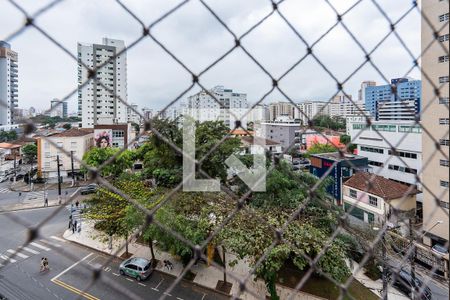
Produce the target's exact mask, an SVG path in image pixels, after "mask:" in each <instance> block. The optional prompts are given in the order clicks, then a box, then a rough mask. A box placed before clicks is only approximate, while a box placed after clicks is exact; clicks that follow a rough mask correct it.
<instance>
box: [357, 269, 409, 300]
mask: <svg viewBox="0 0 450 300" xmlns="http://www.w3.org/2000/svg"><path fill="white" fill-rule="evenodd" d="M358 267H359V265H358V263H357V262H355V261H353V269H352V273H353V277H354V278H355V279H356V280H358V281H359V282H361V284H362V285H364V286H365V287H366V288H368V289H370V290H372V292H374V293H375V294H376V295H377V296H379V297H381V291H382V290H383V282H382V281H381V279H378V280H377V281H373V280H372V279H370V278H369V277H367V276H366V275H365V274H364V271H365V270H364V269H361V270H359V272H357V273H355V271H356V269H357V268H358ZM388 299H392V300H407V299H409V297H406V296H405V295H403V294H402V293H401V292H400V291H399V290H397V289H396V288H394V287H393V286H391V285H389V288H388Z"/></svg>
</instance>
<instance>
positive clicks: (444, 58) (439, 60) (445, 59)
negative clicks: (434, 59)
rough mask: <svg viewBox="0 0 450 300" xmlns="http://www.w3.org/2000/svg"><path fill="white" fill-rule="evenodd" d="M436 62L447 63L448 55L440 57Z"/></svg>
mask: <svg viewBox="0 0 450 300" xmlns="http://www.w3.org/2000/svg"><path fill="white" fill-rule="evenodd" d="M438 62H439V63H446V62H448V55H442V56H439V57H438Z"/></svg>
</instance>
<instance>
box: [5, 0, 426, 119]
mask: <svg viewBox="0 0 450 300" xmlns="http://www.w3.org/2000/svg"><path fill="white" fill-rule="evenodd" d="M332 3H333V5H335V6H336V7H337V9H338V10H339V11H340V12H343V11H345V10H346V9H347V8H348V7H349V6H350V3H348V4H346V5H347V6H343V5H345V4H342V3H338V2H336V1H333V2H332ZM233 4H235V3H234V1H230V2H229V3H228V2H227V3H226V4H225V3H221V4H217V3H208V5H210V7H211V8H212V9H213V10H214V11H217V12H220V16H221V17H222V18H224V20H225V23H226V24H227V25H228V26H229V27H230V28H231V30H233V31H234V32H236V34H237V35H238V36H240V35H242V34H243V33H244V32H245V31H246V30H247V29H249V28H250V27H251V26H252V25H253V24H255V23H256V22H258V20H259V19H261V18H262V17H263V16H264V15H266V14H268V13H270V11H271V9H272V8H271V5H267V4H261V3H256V1H250V2H248V3H247V2H246V3H245V5H240V9H239V10H235V9H234V8H235V6H234V5H233ZM352 4H354V3H352ZM408 4H409V2H408ZM21 5H23V7H24V8H25V10H27V11H29V13H30V14H32V13H33V12H34V11H36V9H37V8H38V7H37V4H34V3H32V2H27V1H25V4H23V3H21ZM126 5H127V6H128V7H129V8H130V10H131V11H133V12H135V13H136V14H137V15H138V17H140V18H142V19H143V20H150V21H147V22H148V23H150V22H151V21H154V20H155V16H158V15H160V14H161V13H162V12H163V11H167V10H169V9H170V8H172V7H173V6H174V5H175V4H173V2H172V3H162V2H154V1H153V2H152V8H154V9H153V10H148V9H142V8H145V7H147V6H148V5H147V6H146V5H145V4H141V3H139V4H137V3H126ZM199 5H200V4H198V3H194V2H192V3H188V4H187V5H185V6H184V7H182V8H181V9H180V10H178V11H177V12H175V13H174V14H173V15H172V16H171V17H169V18H168V19H167V20H165V21H164V22H161V24H158V25H157V26H155V27H154V29H152V30H153V31H152V33H153V34H154V35H155V37H156V38H157V39H158V40H160V41H161V43H163V44H164V45H165V46H166V47H167V48H168V49H169V50H170V51H171V52H173V53H174V54H175V55H176V56H177V57H179V58H180V60H181V61H182V62H183V63H185V64H186V65H187V66H188V68H189V69H191V70H192V71H193V72H195V73H199V72H200V71H201V70H203V69H204V68H206V67H207V66H208V65H209V64H211V63H212V62H213V61H215V60H216V59H217V58H218V57H220V56H221V55H223V54H224V53H225V52H226V51H227V50H230V49H231V48H232V47H233V46H234V41H233V38H232V36H231V35H230V34H228V33H227V32H226V31H225V29H224V28H223V26H221V25H220V23H218V22H217V21H216V20H215V19H214V18H213V17H212V16H211V14H210V13H209V12H208V11H207V10H206V8H204V7H199ZM302 5H305V4H302V3H286V4H283V5H280V7H279V9H280V11H281V13H282V14H283V15H284V16H286V18H287V19H288V20H289V22H291V23H292V24H293V26H294V27H295V28H296V30H297V31H298V32H300V33H301V34H302V36H304V38H305V39H306V40H307V42H308V43H309V44H312V43H313V42H314V41H315V40H317V38H319V37H320V35H321V34H322V33H324V32H325V31H326V30H327V29H328V28H329V27H331V26H332V25H333V24H334V23H335V22H336V20H335V13H334V12H333V11H332V9H331V8H330V7H328V6H327V5H326V3H315V4H310V3H308V5H309V6H308V10H307V11H308V12H309V13H308V14H305V15H303V12H302V9H301V8H302V7H303V6H302ZM383 5H387V6H388V7H389V8H390V10H389V12H390V15H389V17H391V18H392V19H393V20H395V19H397V18H399V17H400V16H401V15H402V14H403V13H404V12H405V7H407V5H406V2H405V3H395V4H392V3H387V4H383ZM92 6H93V8H95V9H89V8H90V7H89V6H88V5H87V3H86V2H81V3H77V4H75V3H72V2H62V3H58V4H57V5H56V6H55V8H54V12H53V10H52V12H48V13H45V14H43V15H42V16H40V17H39V18H38V19H37V25H38V26H40V27H41V28H42V29H43V30H45V31H48V34H49V35H50V36H52V37H53V38H55V39H56V40H58V41H60V42H61V45H62V46H63V47H64V48H66V49H67V50H69V51H70V52H71V53H72V54H73V55H75V56H76V50H77V49H76V44H77V42H82V43H94V42H96V41H98V40H101V38H103V37H108V38H114V39H122V40H124V42H125V44H126V45H127V46H129V45H132V44H133V42H134V40H135V39H137V38H138V37H139V35H140V33H141V28H140V25H139V24H138V23H137V22H136V21H135V20H133V19H132V17H131V16H129V15H127V14H126V13H124V12H123V10H122V8H121V7H120V6H119V5H117V4H114V5H110V6H105V5H100V4H98V3H96V4H92ZM200 6H201V5H200ZM0 8H1V9H2V11H5V14H4V15H5V20H6V21H7V22H8V21H11V22H10V24H11V26H8V30H9V31H6V30H7V29H6V28H5V29H0V36H1V37H2V38H6V37H8V36H9V35H10V34H11V32H12V31H11V29H10V28H19V27H20V22H18V21H19V20H20V19H21V16H20V13H19V12H18V10H17V9H16V8H14V7H13V6H11V5H9V4H7V3H2V4H0ZM357 9H358V10H359V11H358V14H352V13H349V14H348V15H345V16H344V18H343V21H344V23H345V25H346V26H347V27H348V28H349V29H350V30H351V31H352V33H353V34H355V35H356V36H358V39H360V40H361V43H362V45H364V47H365V48H366V49H367V50H368V51H370V50H371V49H372V48H373V47H374V46H375V45H376V43H377V42H378V41H379V40H381V39H382V38H383V37H384V36H385V35H386V34H388V33H389V24H388V22H387V21H386V20H385V19H384V17H383V16H382V15H381V14H380V13H379V12H378V11H377V10H376V7H375V6H373V5H371V4H370V3H361V4H358V8H357ZM148 11H150V12H149V13H150V14H151V15H145V16H144V15H140V14H141V13H143V12H145V13H148ZM293 11H295V12H296V13H295V14H293ZM69 12H70V14H69ZM311 12H313V13H311ZM47 14H48V16H47ZM317 16H320V18H318V17H317ZM81 18H83V21H82V20H81ZM97 19H98V20H104V22H98V21H96V20H97ZM194 19H195V22H194V21H193V20H194ZM368 19H370V20H372V21H371V22H369V23H368V24H367V20H368ZM112 20H114V21H112ZM62 21H64V22H63V24H67V26H71V28H73V29H74V30H73V33H72V34H71V35H66V34H64V33H65V31H64V26H57V25H56V23H60V22H62ZM200 21H201V22H200ZM363 22H364V24H365V26H364V32H361V30H362V28H360V26H358V25H359V24H362V23H363ZM113 23H114V24H113ZM61 24H62V23H61ZM80 24H81V25H80ZM242 24H243V25H242ZM186 25H189V26H186ZM74 27H75V28H74ZM419 27H420V15H419V13H418V12H414V11H413V12H411V13H410V14H409V15H408V17H406V18H405V19H404V20H403V21H402V22H401V23H400V25H399V28H398V31H399V33H400V34H401V36H402V38H403V39H404V41H405V43H406V45H407V46H408V47H409V48H410V49H411V51H412V53H413V54H414V55H416V56H418V55H419V53H420V38H419V37H418V36H417V35H415V34H414V32H416V31H417V30H418V29H419ZM204 28H208V30H204ZM192 41H196V43H194V44H193V43H192ZM338 41H339V43H337V42H338ZM8 42H10V43H11V44H12V46H13V48H14V49H15V50H16V51H17V52H18V53H19V54H20V74H21V78H20V83H21V84H20V93H19V94H20V97H19V106H20V107H23V108H26V107H29V106H35V107H37V108H43V107H39V106H36V105H35V104H36V103H44V101H43V100H45V102H47V101H48V100H49V99H53V98H59V99H60V98H63V97H65V96H67V94H69V92H71V91H73V90H74V89H76V84H77V80H76V75H75V74H76V69H77V65H76V62H75V61H74V60H73V59H72V58H70V57H69V56H68V55H67V54H66V53H64V52H63V51H62V50H61V49H58V48H57V47H56V46H55V45H53V44H52V43H51V42H50V41H49V40H48V39H47V38H45V37H44V36H43V35H42V34H40V33H39V32H37V31H36V30H35V29H33V28H27V29H25V30H24V31H23V33H22V34H21V35H18V36H17V37H15V38H13V39H11V40H9V41H8ZM30 43H33V44H35V45H39V47H29V45H30ZM186 45H189V47H186ZM242 45H243V46H244V47H245V48H246V49H247V50H248V51H249V53H251V54H252V56H254V57H255V59H257V60H258V61H260V62H261V63H262V65H263V66H264V68H266V69H267V70H268V71H269V72H270V73H271V74H273V75H274V76H275V77H277V78H278V77H279V76H281V75H282V74H283V73H284V72H285V71H286V70H288V69H289V68H290V67H291V66H292V65H293V64H294V63H295V62H296V61H298V60H299V59H300V58H301V57H302V56H303V55H304V54H305V53H306V46H305V45H304V44H303V43H302V42H301V41H300V39H298V38H296V37H295V35H294V33H293V31H292V30H291V29H290V28H289V27H288V25H287V24H286V23H285V22H284V21H283V20H282V19H281V17H280V16H279V15H278V14H277V13H275V14H273V15H272V16H271V17H270V18H268V20H267V21H266V22H264V23H262V25H260V26H259V27H258V28H257V29H256V30H255V31H253V32H251V33H250V34H249V35H248V36H247V37H245V38H243V39H242ZM402 48H403V47H402V45H401V44H400V42H399V41H398V40H397V39H396V38H395V36H393V35H391V36H389V37H388V38H387V40H386V41H385V43H383V44H382V45H381V46H380V48H379V49H378V50H377V51H375V52H374V53H373V55H372V59H373V61H374V63H376V64H377V65H379V66H380V67H381V69H382V70H383V75H384V76H385V77H386V78H387V79H390V78H395V77H403V76H405V75H409V76H411V77H414V78H416V79H420V76H419V72H418V71H417V70H414V71H413V72H412V73H410V74H406V73H407V70H408V69H409V67H410V66H411V61H412V58H410V57H409V56H408V54H407V52H406V51H405V50H402ZM387 50H389V52H387ZM198 53H202V54H204V55H198ZM273 53H277V55H273ZM313 53H314V54H315V55H316V56H317V57H318V58H319V59H320V60H321V61H322V62H323V63H324V64H325V65H326V66H328V67H329V69H330V71H331V72H332V73H333V74H336V76H337V78H338V79H339V80H341V81H342V80H344V79H345V78H346V77H348V76H349V75H350V73H351V72H352V71H353V70H354V69H356V68H357V67H358V66H359V65H360V64H361V63H362V62H364V59H365V58H364V53H363V52H362V51H361V49H359V48H358V46H357V44H356V43H355V42H354V41H353V40H352V39H351V37H350V35H349V34H348V33H346V32H345V30H344V29H343V27H342V26H341V25H338V26H336V28H335V29H333V35H332V36H330V37H328V36H327V37H325V38H324V39H323V40H321V41H320V42H318V43H317V45H315V46H314V47H313ZM387 53H388V54H387ZM49 57H51V59H49ZM127 57H128V74H127V75H128V91H129V92H128V101H129V103H136V104H138V105H139V107H152V108H155V109H161V108H163V107H164V106H165V105H167V104H169V103H170V102H171V101H172V100H174V99H175V98H176V97H177V96H178V95H179V94H180V93H181V92H182V91H183V90H185V89H186V88H187V87H189V86H190V84H191V76H190V74H189V73H187V72H185V71H184V70H183V69H182V67H181V66H180V65H178V64H177V63H176V62H175V61H174V60H173V59H172V58H171V57H169V56H168V54H167V53H165V52H164V51H163V50H162V49H161V48H159V47H158V46H157V45H156V43H155V42H153V41H152V40H151V39H150V38H146V39H144V40H143V41H142V42H140V43H138V44H137V45H136V46H135V47H133V48H131V49H130V50H129V51H128V52H127ZM394 62H395V63H394ZM236 66H238V69H237V68H236ZM43 70H46V71H45V72H44V71H43ZM237 74H239V75H237ZM364 80H375V81H377V82H378V83H379V84H383V83H385V81H384V79H383V78H382V77H381V76H380V75H379V74H377V72H376V71H375V69H374V68H373V67H371V66H370V65H369V64H366V65H365V66H364V67H362V68H361V70H359V72H357V73H356V74H355V75H354V76H353V77H352V78H351V80H350V81H349V82H348V84H346V85H344V89H345V91H346V93H348V94H352V95H353V96H354V97H355V96H356V95H357V91H358V89H359V86H360V84H361V82H362V81H364ZM44 81H47V82H52V83H53V84H51V85H46V84H43V82H44ZM200 82H201V83H202V84H203V86H204V87H205V88H208V89H209V88H211V87H213V86H216V85H224V86H230V87H232V88H233V89H236V90H241V91H243V92H245V93H247V94H248V95H249V99H248V100H249V102H250V103H255V102H257V101H258V100H259V99H260V98H261V97H262V96H263V95H264V94H265V93H266V92H268V91H269V90H270V88H271V86H272V82H271V80H270V78H269V77H268V76H267V75H265V74H264V72H263V71H262V70H261V69H260V68H259V67H258V66H257V65H256V64H255V63H254V62H253V61H252V60H251V59H250V58H249V57H248V56H247V55H245V54H244V52H243V51H242V50H241V49H237V50H234V51H233V52H232V53H231V54H230V55H228V56H227V57H225V58H224V59H223V60H222V61H221V62H219V63H218V64H217V65H216V66H214V67H213V68H212V69H211V70H209V71H208V72H207V73H205V74H204V75H203V76H201V77H200ZM299 82H302V83H303V84H302V85H300V86H299V84H298V83H299ZM50 87H51V88H50ZM280 87H281V88H282V89H283V91H285V92H286V93H287V94H288V95H289V96H290V97H291V98H292V99H293V100H295V101H299V100H303V99H311V98H313V99H318V100H327V99H329V98H331V97H332V96H333V95H334V93H335V92H336V91H337V88H336V83H335V82H334V80H333V79H332V78H331V77H330V76H329V75H327V73H326V72H325V71H324V70H323V69H322V68H321V67H320V66H319V64H318V63H317V62H316V61H314V59H313V58H312V57H308V58H306V59H305V61H303V62H302V63H301V64H300V65H299V66H297V67H296V68H295V69H294V70H293V71H292V72H291V73H290V74H288V75H287V76H286V77H285V78H284V79H283V80H281V81H280ZM199 91H200V87H198V86H197V87H195V88H193V89H191V90H190V91H189V92H187V93H186V94H185V95H184V96H183V98H184V99H185V98H187V97H188V96H189V95H192V94H195V93H197V92H199ZM284 100H286V99H285V98H284V97H283V96H282V95H280V93H278V92H274V93H272V94H270V95H269V96H268V97H267V102H270V101H284ZM68 102H69V111H74V110H76V105H77V100H76V95H73V96H72V97H70V98H69V99H68Z"/></svg>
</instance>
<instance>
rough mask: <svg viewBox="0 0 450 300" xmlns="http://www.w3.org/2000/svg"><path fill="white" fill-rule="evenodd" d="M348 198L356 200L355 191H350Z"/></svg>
mask: <svg viewBox="0 0 450 300" xmlns="http://www.w3.org/2000/svg"><path fill="white" fill-rule="evenodd" d="M350 197H351V198H353V199H356V198H358V192H356V190H352V189H350Z"/></svg>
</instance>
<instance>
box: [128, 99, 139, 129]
mask: <svg viewBox="0 0 450 300" xmlns="http://www.w3.org/2000/svg"><path fill="white" fill-rule="evenodd" d="M138 111H139V107H138V105H137V104H134V103H132V104H130V107H127V119H128V123H136V124H141V116H140V115H139V114H138V113H137V112H138Z"/></svg>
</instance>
